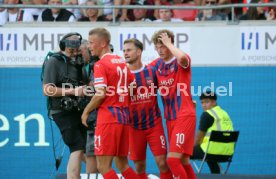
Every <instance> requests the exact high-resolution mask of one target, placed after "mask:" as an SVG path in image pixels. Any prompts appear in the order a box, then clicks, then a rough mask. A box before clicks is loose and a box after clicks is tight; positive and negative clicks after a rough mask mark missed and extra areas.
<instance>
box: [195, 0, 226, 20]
mask: <svg viewBox="0 0 276 179" xmlns="http://www.w3.org/2000/svg"><path fill="white" fill-rule="evenodd" d="M217 3H218V0H204V2H203V5H204V6H210V5H211V6H215V5H217ZM215 20H228V16H227V14H225V13H223V12H219V11H218V10H213V9H206V10H202V12H200V13H199V14H198V15H197V17H196V21H215Z"/></svg>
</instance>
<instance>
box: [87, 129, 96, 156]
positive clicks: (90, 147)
mask: <svg viewBox="0 0 276 179" xmlns="http://www.w3.org/2000/svg"><path fill="white" fill-rule="evenodd" d="M94 134H95V131H94V130H87V140H86V151H85V154H86V156H95V153H94V152H95V150H94Z"/></svg>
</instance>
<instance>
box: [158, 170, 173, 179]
mask: <svg viewBox="0 0 276 179" xmlns="http://www.w3.org/2000/svg"><path fill="white" fill-rule="evenodd" d="M160 179H173V175H172V172H171V171H170V170H168V171H167V172H163V173H162V172H160Z"/></svg>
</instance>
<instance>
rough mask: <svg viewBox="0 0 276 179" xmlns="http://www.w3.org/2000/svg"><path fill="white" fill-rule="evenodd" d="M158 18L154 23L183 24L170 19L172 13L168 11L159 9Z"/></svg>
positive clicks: (180, 20) (177, 20)
mask: <svg viewBox="0 0 276 179" xmlns="http://www.w3.org/2000/svg"><path fill="white" fill-rule="evenodd" d="M159 17H160V19H157V20H155V21H154V22H183V20H182V19H177V18H172V17H173V12H172V10H170V9H160V10H159Z"/></svg>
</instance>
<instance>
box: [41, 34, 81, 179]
mask: <svg viewBox="0 0 276 179" xmlns="http://www.w3.org/2000/svg"><path fill="white" fill-rule="evenodd" d="M81 39H82V37H81V35H80V34H78V33H69V34H66V35H65V36H64V37H63V38H62V39H61V41H60V43H59V46H60V49H61V52H58V53H55V54H54V55H52V56H51V57H50V58H49V60H47V61H45V64H44V65H45V66H44V67H45V68H44V75H43V76H44V77H43V92H44V95H46V96H48V97H49V104H48V109H49V114H50V115H51V116H52V117H53V120H54V121H55V123H56V124H57V126H58V128H59V130H60V132H61V134H62V138H63V141H64V143H65V144H66V145H67V146H68V147H69V149H70V158H69V161H68V165H67V178H70V179H71V178H72V179H75V178H80V171H81V161H82V158H83V152H84V150H85V145H86V128H85V127H84V126H83V125H82V123H81V115H82V110H83V109H80V108H78V106H79V105H78V103H76V99H80V96H84V86H83V85H84V84H83V81H85V80H84V79H83V78H84V77H83V66H84V63H83V60H81V59H82V58H78V57H80V56H79V53H80V48H79V47H80V44H81Z"/></svg>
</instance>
